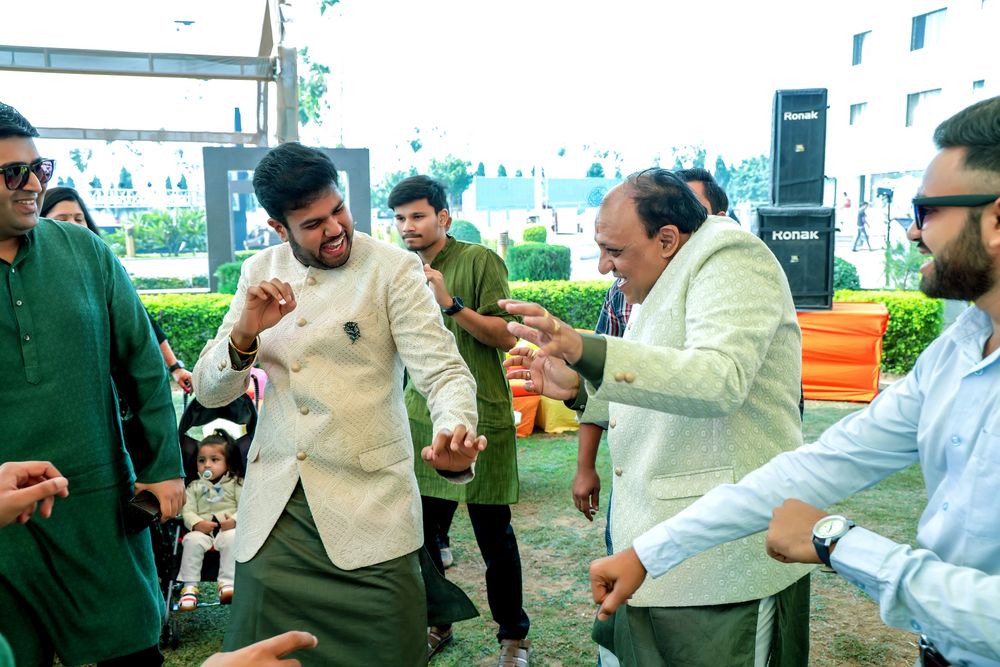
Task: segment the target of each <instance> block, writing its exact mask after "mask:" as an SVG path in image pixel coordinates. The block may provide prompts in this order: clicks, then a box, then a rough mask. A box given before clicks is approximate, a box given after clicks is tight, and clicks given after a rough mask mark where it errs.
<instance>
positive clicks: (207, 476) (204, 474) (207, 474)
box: [201, 468, 212, 480]
mask: <svg viewBox="0 0 1000 667" xmlns="http://www.w3.org/2000/svg"><path fill="white" fill-rule="evenodd" d="M201 476H202V477H204V478H205V479H208V480H210V479H212V471H211V470H209V469H208V468H205V470H204V471H203V472H202V473H201Z"/></svg>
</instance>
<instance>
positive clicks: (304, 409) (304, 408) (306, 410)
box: [299, 405, 309, 415]
mask: <svg viewBox="0 0 1000 667" xmlns="http://www.w3.org/2000/svg"><path fill="white" fill-rule="evenodd" d="M299 414H300V415H307V414H309V406H308V405H303V406H302V407H301V408H299Z"/></svg>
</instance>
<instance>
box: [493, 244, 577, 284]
mask: <svg viewBox="0 0 1000 667" xmlns="http://www.w3.org/2000/svg"><path fill="white" fill-rule="evenodd" d="M506 260H507V269H508V270H509V272H510V279H511V280H569V275H570V268H571V267H570V264H571V262H572V258H571V257H570V252H569V248H567V247H566V246H564V245H549V244H547V243H522V244H521V245H516V246H511V247H510V248H507V258H506Z"/></svg>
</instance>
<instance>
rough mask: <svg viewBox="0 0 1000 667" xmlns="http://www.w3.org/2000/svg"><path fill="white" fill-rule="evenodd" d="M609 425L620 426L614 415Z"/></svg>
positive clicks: (612, 426)
mask: <svg viewBox="0 0 1000 667" xmlns="http://www.w3.org/2000/svg"><path fill="white" fill-rule="evenodd" d="M608 426H610V427H611V428H614V427H615V426H618V420H617V419H615V418H614V417H612V418H611V422H610V423H609V424H608Z"/></svg>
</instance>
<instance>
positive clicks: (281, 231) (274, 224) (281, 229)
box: [267, 218, 288, 242]
mask: <svg viewBox="0 0 1000 667" xmlns="http://www.w3.org/2000/svg"><path fill="white" fill-rule="evenodd" d="M267 224H269V225H271V229H273V230H274V231H275V232H277V233H278V236H280V237H281V240H282V241H285V242H287V241H288V228H287V227H285V226H284V225H283V224H281V223H280V222H278V221H277V220H275V219H274V218H268V219H267Z"/></svg>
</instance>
